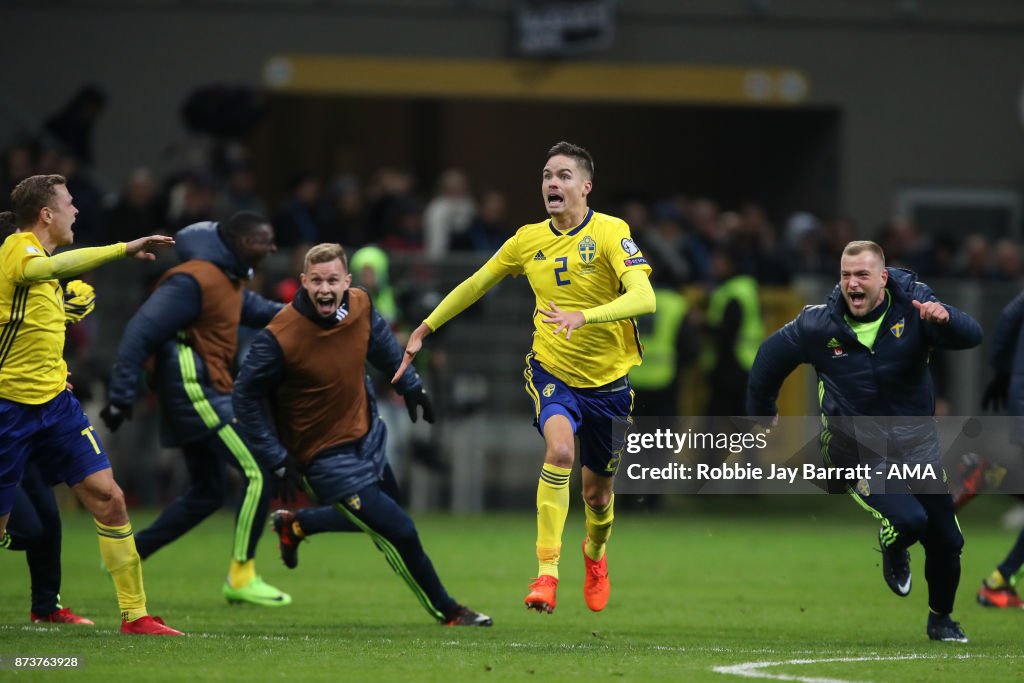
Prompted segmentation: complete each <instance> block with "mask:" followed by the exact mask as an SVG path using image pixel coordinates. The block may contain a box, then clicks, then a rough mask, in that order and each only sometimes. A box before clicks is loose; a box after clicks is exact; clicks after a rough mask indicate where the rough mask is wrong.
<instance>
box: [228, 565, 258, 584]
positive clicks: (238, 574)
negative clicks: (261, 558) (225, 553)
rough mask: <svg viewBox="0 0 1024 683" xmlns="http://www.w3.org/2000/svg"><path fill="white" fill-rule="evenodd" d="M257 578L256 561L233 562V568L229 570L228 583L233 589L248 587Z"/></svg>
mask: <svg viewBox="0 0 1024 683" xmlns="http://www.w3.org/2000/svg"><path fill="white" fill-rule="evenodd" d="M255 578H256V560H246V561H245V562H239V561H238V560H231V568H230V569H229V570H228V583H229V584H231V587H232V588H241V587H242V586H248V585H249V582H250V581H252V580H253V579H255Z"/></svg>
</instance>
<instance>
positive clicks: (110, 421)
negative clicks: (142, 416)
mask: <svg viewBox="0 0 1024 683" xmlns="http://www.w3.org/2000/svg"><path fill="white" fill-rule="evenodd" d="M100 417H101V418H103V424H105V425H107V429H109V430H110V432H111V433H114V432H116V431H117V428H118V427H120V426H121V423H122V422H124V421H125V420H130V419H132V407H131V406H119V405H117V404H115V403H108V404H107V407H106V408H104V409H103V410H101V411H100Z"/></svg>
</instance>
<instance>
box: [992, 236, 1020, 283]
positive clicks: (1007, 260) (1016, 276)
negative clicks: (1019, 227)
mask: <svg viewBox="0 0 1024 683" xmlns="http://www.w3.org/2000/svg"><path fill="white" fill-rule="evenodd" d="M1021 270H1022V269H1021V257H1020V247H1019V246H1018V245H1017V242H1015V241H1014V240H1011V239H1001V240H999V241H998V242H996V277H997V278H998V279H1000V280H1004V281H1006V282H1017V281H1018V280H1020V276H1021Z"/></svg>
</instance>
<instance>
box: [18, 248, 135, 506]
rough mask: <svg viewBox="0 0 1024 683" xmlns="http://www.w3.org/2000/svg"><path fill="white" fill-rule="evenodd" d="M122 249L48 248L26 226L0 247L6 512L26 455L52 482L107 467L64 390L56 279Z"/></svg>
mask: <svg viewBox="0 0 1024 683" xmlns="http://www.w3.org/2000/svg"><path fill="white" fill-rule="evenodd" d="M124 255H125V245H124V244H123V243H122V244H114V245H110V246H106V247H90V248H87V249H76V250H73V251H67V252H64V253H62V254H59V255H57V256H50V255H49V254H48V253H46V250H45V249H44V248H43V245H42V243H41V242H40V241H39V239H38V238H37V237H36V235H35V234H34V233H32V232H18V233H15V234H13V235H11V236H9V237H8V238H7V239H6V240H4V243H3V246H2V247H0V316H3V317H2V319H0V515H2V514H6V513H7V512H10V505H11V498H12V496H13V491H14V487H15V486H17V484H18V482H19V481H20V480H21V477H22V474H23V472H24V468H25V461H26V460H27V459H28V458H29V457H30V456H31V457H34V458H36V459H37V461H38V462H40V469H41V470H42V471H43V472H45V473H46V478H47V481H48V483H50V484H51V485H52V484H55V483H58V482H61V481H63V482H67V483H68V485H74V484H77V483H78V482H80V481H81V480H82V479H84V478H85V477H87V476H88V475H89V474H92V473H93V472H97V471H99V470H102V469H105V468H107V467H110V463H109V462H108V461H107V457H106V454H105V453H104V452H103V447H102V445H101V444H100V442H99V440H98V439H97V438H96V437H95V435H94V434H93V430H92V425H90V424H89V418H88V417H87V416H86V415H85V412H84V411H83V410H82V406H81V405H80V404H79V403H78V400H77V399H75V397H74V396H73V395H72V394H71V392H69V391H67V390H66V386H67V385H66V382H67V365H66V364H65V363H64V358H63V355H64V328H65V316H64V297H63V293H62V290H61V286H60V283H59V282H58V280H59V279H60V278H68V277H74V276H75V275H79V274H81V273H84V272H85V271H87V270H91V269H92V268H95V267H96V266H98V265H100V264H103V263H106V262H108V261H113V260H115V259H119V258H122V257H123V256H124Z"/></svg>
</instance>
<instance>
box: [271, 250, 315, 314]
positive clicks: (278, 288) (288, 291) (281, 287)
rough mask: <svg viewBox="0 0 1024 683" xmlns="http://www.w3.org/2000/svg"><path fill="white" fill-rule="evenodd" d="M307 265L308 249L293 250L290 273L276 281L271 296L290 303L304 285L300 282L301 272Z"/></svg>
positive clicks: (289, 266)
mask: <svg viewBox="0 0 1024 683" xmlns="http://www.w3.org/2000/svg"><path fill="white" fill-rule="evenodd" d="M305 267H306V250H305V249H294V250H292V254H291V258H290V259H289V261H288V274H287V275H285V276H284V277H282V278H281V279H280V280H278V281H277V282H275V283H274V291H273V294H271V296H270V298H271V299H274V300H275V301H280V302H281V303H283V304H290V303H291V302H292V301H293V300H294V299H295V295H296V294H297V293H298V291H299V289H300V288H301V287H302V284H301V283H300V282H299V273H301V272H303V270H305Z"/></svg>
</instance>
